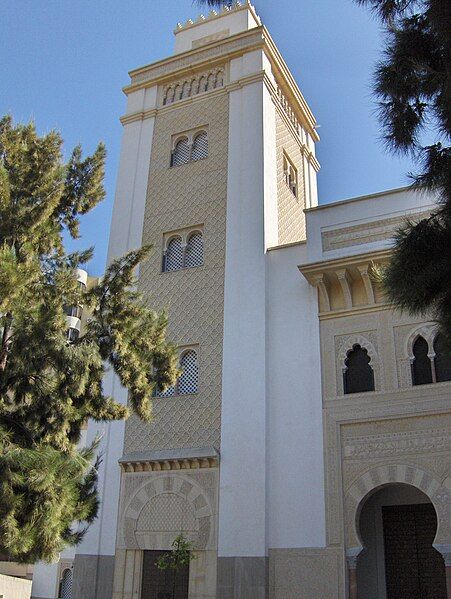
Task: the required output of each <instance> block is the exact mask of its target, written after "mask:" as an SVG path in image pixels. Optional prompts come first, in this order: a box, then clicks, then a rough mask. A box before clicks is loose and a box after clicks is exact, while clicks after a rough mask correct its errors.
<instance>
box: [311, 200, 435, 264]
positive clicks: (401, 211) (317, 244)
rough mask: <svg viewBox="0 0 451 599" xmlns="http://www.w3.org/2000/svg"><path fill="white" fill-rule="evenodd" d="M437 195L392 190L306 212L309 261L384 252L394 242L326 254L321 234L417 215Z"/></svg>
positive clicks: (347, 248)
mask: <svg viewBox="0 0 451 599" xmlns="http://www.w3.org/2000/svg"><path fill="white" fill-rule="evenodd" d="M433 202H434V196H433V195H430V194H426V193H420V192H414V191H412V190H405V189H400V190H392V191H388V192H386V193H381V194H373V195H370V196H364V197H362V198H355V199H351V200H347V201H343V202H335V203H333V204H324V205H322V206H318V207H317V208H312V209H311V210H307V211H306V225H307V239H308V262H316V261H318V260H324V259H326V258H327V259H328V260H331V259H333V258H338V257H341V256H349V255H355V254H360V253H362V252H369V251H374V250H382V249H385V248H388V247H390V245H391V241H390V240H389V239H386V240H384V241H377V242H373V243H366V244H359V245H354V246H349V247H346V248H341V249H338V250H331V251H327V252H323V250H322V245H321V233H322V232H323V231H329V230H331V229H334V230H335V229H338V228H341V227H343V228H345V227H349V226H354V225H359V224H364V223H366V222H370V221H377V220H380V219H382V218H384V219H386V218H387V219H388V218H394V217H397V216H406V217H408V216H409V215H414V214H415V213H417V212H423V211H425V210H428V209H432V208H433Z"/></svg>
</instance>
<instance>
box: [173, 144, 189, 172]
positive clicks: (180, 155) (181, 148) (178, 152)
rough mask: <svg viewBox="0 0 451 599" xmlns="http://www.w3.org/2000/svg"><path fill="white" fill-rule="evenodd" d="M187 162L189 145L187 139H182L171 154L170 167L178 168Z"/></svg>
mask: <svg viewBox="0 0 451 599" xmlns="http://www.w3.org/2000/svg"><path fill="white" fill-rule="evenodd" d="M187 162H189V143H188V139H187V138H186V137H184V138H183V139H181V140H179V141H178V142H177V144H176V146H175V149H174V152H173V154H172V166H180V165H181V164H186V163H187Z"/></svg>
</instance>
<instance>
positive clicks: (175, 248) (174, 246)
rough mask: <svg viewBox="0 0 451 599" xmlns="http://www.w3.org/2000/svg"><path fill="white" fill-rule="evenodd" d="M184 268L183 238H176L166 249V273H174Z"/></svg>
mask: <svg viewBox="0 0 451 599" xmlns="http://www.w3.org/2000/svg"><path fill="white" fill-rule="evenodd" d="M180 268H183V250H182V238H181V237H174V238H173V239H171V241H170V242H169V243H168V247H167V249H166V257H165V261H164V270H165V272H172V271H174V270H179V269H180Z"/></svg>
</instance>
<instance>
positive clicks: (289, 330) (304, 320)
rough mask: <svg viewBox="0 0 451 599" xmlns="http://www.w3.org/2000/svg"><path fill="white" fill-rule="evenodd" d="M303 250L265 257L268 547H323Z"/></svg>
mask: <svg viewBox="0 0 451 599" xmlns="http://www.w3.org/2000/svg"><path fill="white" fill-rule="evenodd" d="M306 253H307V248H306V246H305V245H297V246H293V247H287V248H282V249H277V250H272V251H270V252H268V254H267V260H268V292H267V302H268V333H267V339H268V354H267V378H268V396H269V400H268V481H267V484H268V508H267V511H268V545H269V547H270V548H300V547H323V546H324V545H325V541H326V539H325V499H324V463H323V424H322V399H321V368H320V363H319V356H320V347H319V323H318V317H317V300H316V290H315V289H314V288H312V287H310V286H309V285H308V283H307V281H306V280H305V279H304V278H303V277H302V276H301V275H300V273H299V271H298V269H297V265H298V264H300V263H302V262H304V261H305V260H306Z"/></svg>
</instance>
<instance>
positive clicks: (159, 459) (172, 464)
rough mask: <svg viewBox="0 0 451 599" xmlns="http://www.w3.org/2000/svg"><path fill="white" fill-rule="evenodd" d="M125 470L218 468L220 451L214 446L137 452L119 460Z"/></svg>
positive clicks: (150, 470)
mask: <svg viewBox="0 0 451 599" xmlns="http://www.w3.org/2000/svg"><path fill="white" fill-rule="evenodd" d="M119 464H120V466H121V468H122V471H123V472H154V471H155V472H160V471H162V470H163V471H167V470H196V469H198V468H217V467H218V465H219V452H218V451H217V450H216V449H215V448H214V447H204V448H187V449H169V450H162V451H148V452H135V453H132V454H128V455H125V456H123V457H122V458H121V459H120V460H119Z"/></svg>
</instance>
